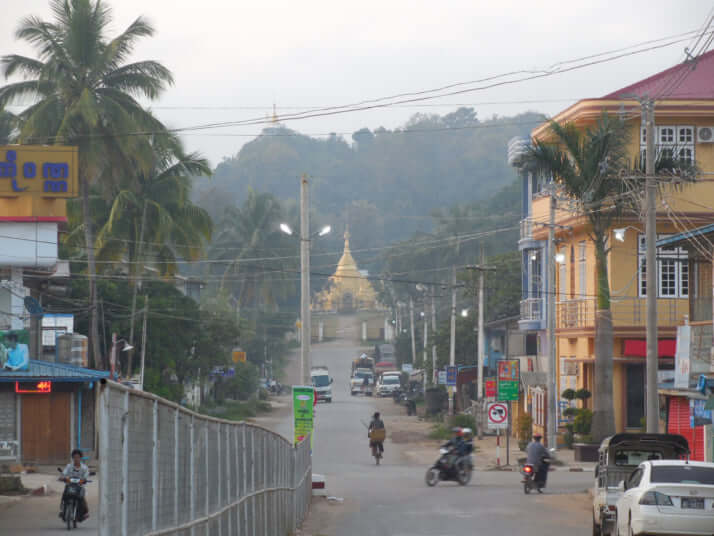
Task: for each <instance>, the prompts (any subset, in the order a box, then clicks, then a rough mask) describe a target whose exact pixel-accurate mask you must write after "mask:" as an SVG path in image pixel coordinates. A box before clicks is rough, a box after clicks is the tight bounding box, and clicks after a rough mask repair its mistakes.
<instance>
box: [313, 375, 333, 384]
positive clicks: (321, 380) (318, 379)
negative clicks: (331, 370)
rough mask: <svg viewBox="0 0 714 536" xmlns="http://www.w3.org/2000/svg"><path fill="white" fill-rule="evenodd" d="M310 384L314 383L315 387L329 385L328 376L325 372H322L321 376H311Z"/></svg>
mask: <svg viewBox="0 0 714 536" xmlns="http://www.w3.org/2000/svg"><path fill="white" fill-rule="evenodd" d="M312 385H314V386H315V387H325V386H327V385H330V377H329V376H328V375H327V374H324V375H322V376H313V377H312Z"/></svg>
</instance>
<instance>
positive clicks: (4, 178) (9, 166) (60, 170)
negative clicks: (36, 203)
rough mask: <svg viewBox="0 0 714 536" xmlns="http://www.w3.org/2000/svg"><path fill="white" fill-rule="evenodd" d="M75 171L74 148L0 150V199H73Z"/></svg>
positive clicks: (76, 192) (76, 185) (11, 147)
mask: <svg viewBox="0 0 714 536" xmlns="http://www.w3.org/2000/svg"><path fill="white" fill-rule="evenodd" d="M78 167H79V153H78V151H77V148H76V147H65V146H59V145H9V146H5V147H0V197H44V198H69V197H77V196H78V195H79V182H78V176H79V173H78V171H79V170H78Z"/></svg>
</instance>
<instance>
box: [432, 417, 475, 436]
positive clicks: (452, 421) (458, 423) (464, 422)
mask: <svg viewBox="0 0 714 536" xmlns="http://www.w3.org/2000/svg"><path fill="white" fill-rule="evenodd" d="M457 427H458V428H471V431H472V432H475V431H476V419H474V417H473V416H471V415H454V416H453V417H449V418H448V419H447V420H446V422H443V423H441V424H437V425H436V426H434V428H432V430H431V432H429V437H430V438H431V439H451V437H452V436H453V435H454V433H453V432H452V431H451V430H452V429H453V428H457Z"/></svg>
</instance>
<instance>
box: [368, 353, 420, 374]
mask: <svg viewBox="0 0 714 536" xmlns="http://www.w3.org/2000/svg"><path fill="white" fill-rule="evenodd" d="M365 357H366V356H365ZM412 370H414V367H413V366H412V364H411V363H402V372H408V373H409V374H411V373H412Z"/></svg>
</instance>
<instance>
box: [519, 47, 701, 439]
mask: <svg viewBox="0 0 714 536" xmlns="http://www.w3.org/2000/svg"><path fill="white" fill-rule="evenodd" d="M685 71H686V73H685ZM685 74H686V76H685ZM712 80H714V53H712V52H710V53H708V54H705V55H703V56H702V57H700V59H699V60H698V62H697V64H696V68H695V69H692V66H691V65H685V64H683V65H678V66H676V67H673V68H672V69H668V70H666V71H663V72H661V73H658V74H656V75H654V76H652V77H649V78H647V79H645V80H643V81H641V82H638V83H635V84H633V85H631V86H628V87H625V88H623V89H621V90H618V91H616V92H614V93H611V94H609V95H607V96H605V97H603V98H599V99H585V100H581V101H579V102H577V103H576V104H574V105H573V106H571V107H569V108H567V109H566V110H564V111H562V112H561V113H559V114H557V115H556V116H555V117H554V118H553V119H554V120H555V121H557V122H559V123H563V122H572V123H574V124H576V125H577V126H579V127H582V128H587V127H588V126H590V125H593V124H594V123H595V121H596V120H597V119H598V117H599V116H600V115H601V114H602V113H603V112H607V113H609V114H613V115H618V114H620V116H621V117H623V118H624V119H625V120H626V122H627V125H628V129H629V131H630V134H631V137H630V140H631V142H630V147H629V153H630V154H631V157H632V161H633V162H634V161H635V160H636V158H637V157H638V155H639V154H640V152H641V151H642V149H643V148H644V145H645V137H644V131H643V129H642V128H641V117H640V106H639V102H638V101H637V100H634V99H633V95H636V96H645V95H649V96H657V95H660V97H659V98H657V99H656V104H655V123H656V127H657V131H656V138H655V140H656V145H657V150H658V151H673V152H676V153H677V154H678V155H679V156H680V157H682V158H688V159H692V160H694V161H696V164H697V166H698V170H699V175H698V177H697V181H696V183H695V184H691V185H687V186H684V187H683V188H681V189H674V188H672V187H667V186H665V187H663V188H662V189H661V192H660V194H659V198H658V201H657V233H658V239H661V238H663V237H666V236H667V235H669V234H674V233H678V232H681V231H684V230H687V229H690V228H694V227H698V226H701V225H704V224H705V223H709V222H712V221H714V184H713V183H714V136H713V135H712V134H714V84H712ZM548 136H549V129H548V124H543V125H541V126H539V127H538V128H536V129H535V130H534V131H533V132H532V137H533V138H534V139H537V140H541V141H547V139H548ZM524 181H526V183H525V184H524V199H526V203H524V211H525V212H526V213H525V214H524V216H525V217H524V221H523V223H522V226H521V245H522V247H521V248H520V249H521V250H522V251H523V258H524V296H523V298H524V299H523V302H522V308H521V311H522V315H521V322H522V329H523V328H524V327H525V328H526V329H533V330H535V331H540V330H542V328H543V327H544V325H542V324H539V323H538V322H540V321H542V320H543V318H544V315H545V311H547V307H546V306H545V302H546V300H548V299H552V298H554V299H555V300H556V338H557V341H556V344H557V357H558V360H557V366H558V377H559V383H558V389H559V393H562V391H563V390H564V389H565V388H568V387H571V388H585V389H587V390H589V391H590V392H591V393H592V392H594V386H593V378H594V374H593V372H594V371H593V366H594V334H595V309H596V298H595V296H596V294H597V280H596V271H595V250H594V246H593V244H592V242H591V241H590V240H589V238H588V223H587V220H586V218H585V217H584V216H583V215H582V214H581V213H578V212H577V209H575V208H573V207H572V206H570V205H569V203H568V202H567V201H566V202H562V201H559V202H558V210H557V212H556V223H557V224H558V225H559V227H557V228H556V247H555V251H554V252H553V253H555V254H557V255H555V257H556V258H557V259H558V261H559V264H556V288H555V289H552V290H551V289H547V286H546V283H544V281H543V280H544V279H545V277H544V275H545V273H546V270H545V266H546V264H545V263H546V260H547V259H546V252H547V249H546V248H545V246H544V244H545V243H546V242H545V241H546V239H547V234H548V229H547V227H546V226H543V225H538V223H539V222H540V223H545V222H547V221H548V219H549V203H550V197H549V195H547V194H546V193H545V192H544V191H543V180H542V179H539V178H538V177H534V176H531V175H529V176H525V175H524ZM610 245H611V251H610V253H609V259H608V267H609V274H608V275H609V282H610V288H611V293H612V316H613V325H614V334H615V341H614V352H613V354H614V355H613V359H614V377H613V383H614V385H613V387H614V399H615V421H616V422H615V425H616V429H617V431H618V432H621V431H625V430H630V429H640V428H641V419H642V418H643V417H644V409H645V408H644V404H645V355H646V345H645V337H646V335H645V322H646V304H645V302H646V298H645V293H646V284H645V276H646V273H645V272H646V270H645V268H646V267H645V265H644V257H645V243H644V224H643V222H642V221H641V220H640V218H639V215H636V214H632V215H631V216H630V217H628V218H624V219H622V220H620V221H618V222H616V223H615V224H614V225H613V228H612V234H611V237H610ZM657 259H658V261H657V288H658V300H657V311H658V326H659V331H658V337H659V363H660V367H659V369H660V377H661V378H666V377H668V376H671V375H673V369H674V351H675V340H676V327H677V325H679V324H681V323H683V321H684V317H685V315H687V314H688V313H689V305H688V299H689V297H690V296H692V297H694V298H695V299H696V298H698V297H702V298H707V297H708V301H706V300H705V301H703V302H702V303H704V304H706V303H709V304H711V292H712V291H711V284H709V285H708V287H707V288H696V284H695V281H697V280H701V277H700V278H696V277H694V275H695V274H690V264H689V262H688V259H687V252H686V250H684V249H679V248H674V249H660V250H658V252H657ZM692 266H693V268H691V269H693V270H708V271H709V274H711V266H704V265H699V264H696V263H695V264H693V265H692ZM696 275H700V274H696ZM708 280H709V281H711V275H709V279H708ZM710 306H711V305H709V307H710ZM589 405H590V406H592V403H591V401H590V404H589ZM561 406H562V404H561ZM663 409H664V408H663Z"/></svg>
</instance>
